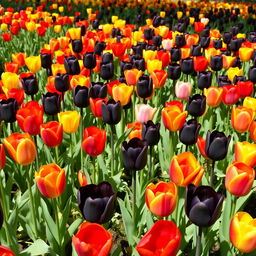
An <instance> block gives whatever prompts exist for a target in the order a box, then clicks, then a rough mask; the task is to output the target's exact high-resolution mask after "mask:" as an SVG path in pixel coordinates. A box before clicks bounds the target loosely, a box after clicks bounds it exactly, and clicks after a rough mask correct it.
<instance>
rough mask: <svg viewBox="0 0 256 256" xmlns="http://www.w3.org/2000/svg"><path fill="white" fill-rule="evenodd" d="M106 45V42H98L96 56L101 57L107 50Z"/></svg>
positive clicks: (95, 48)
mask: <svg viewBox="0 0 256 256" xmlns="http://www.w3.org/2000/svg"><path fill="white" fill-rule="evenodd" d="M105 48H106V43H105V42H103V41H102V42H97V43H96V44H95V47H94V52H95V54H96V55H99V56H100V55H101V53H102V52H103V51H104V50H105Z"/></svg>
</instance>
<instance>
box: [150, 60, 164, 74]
mask: <svg viewBox="0 0 256 256" xmlns="http://www.w3.org/2000/svg"><path fill="white" fill-rule="evenodd" d="M161 69H162V61H161V60H148V61H147V70H148V72H149V73H152V72H153V71H155V70H161Z"/></svg>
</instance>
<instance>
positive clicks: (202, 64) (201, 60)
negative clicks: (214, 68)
mask: <svg viewBox="0 0 256 256" xmlns="http://www.w3.org/2000/svg"><path fill="white" fill-rule="evenodd" d="M208 64H209V63H208V60H207V59H206V58H205V57H203V56H198V57H194V70H195V71H197V72H202V71H204V70H206V69H207V67H208Z"/></svg>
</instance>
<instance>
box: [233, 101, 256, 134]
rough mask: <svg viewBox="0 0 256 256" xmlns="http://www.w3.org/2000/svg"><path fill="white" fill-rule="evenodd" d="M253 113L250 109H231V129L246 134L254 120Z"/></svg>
mask: <svg viewBox="0 0 256 256" xmlns="http://www.w3.org/2000/svg"><path fill="white" fill-rule="evenodd" d="M254 115H255V114H254V112H253V110H252V109H250V108H246V107H243V106H239V107H237V108H236V107H233V108H232V114H231V123H232V127H233V128H234V129H235V130H236V131H237V132H247V131H248V130H249V128H250V125H251V123H252V121H253V119H254Z"/></svg>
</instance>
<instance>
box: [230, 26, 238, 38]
mask: <svg viewBox="0 0 256 256" xmlns="http://www.w3.org/2000/svg"><path fill="white" fill-rule="evenodd" d="M230 32H231V33H232V35H233V36H236V35H237V34H238V32H239V28H238V26H232V27H231V28H230Z"/></svg>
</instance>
